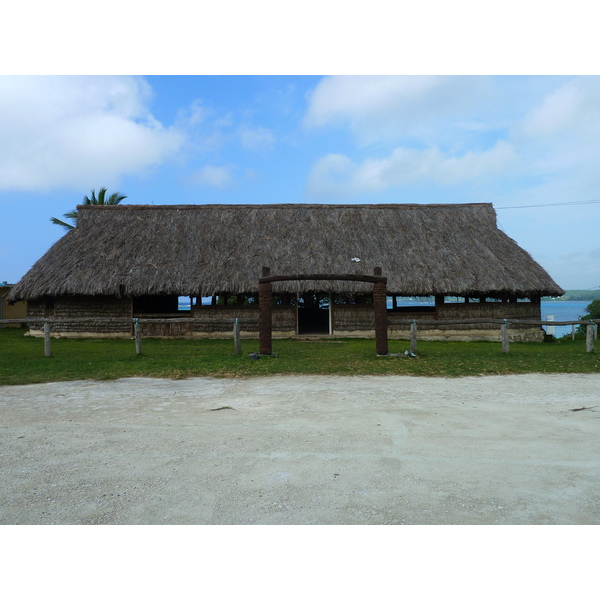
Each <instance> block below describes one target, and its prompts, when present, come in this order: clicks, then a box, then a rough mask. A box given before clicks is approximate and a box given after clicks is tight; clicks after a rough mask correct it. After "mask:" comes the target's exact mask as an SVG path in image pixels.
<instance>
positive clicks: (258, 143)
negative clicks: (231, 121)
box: [238, 125, 275, 150]
mask: <svg viewBox="0 0 600 600" xmlns="http://www.w3.org/2000/svg"><path fill="white" fill-rule="evenodd" d="M238 135H239V138H240V142H241V144H242V148H244V149H245V150H271V149H272V148H273V146H274V145H275V136H274V135H273V132H272V131H271V130H270V129H266V128H264V127H249V126H247V125H243V126H241V127H240V128H239V129H238Z"/></svg>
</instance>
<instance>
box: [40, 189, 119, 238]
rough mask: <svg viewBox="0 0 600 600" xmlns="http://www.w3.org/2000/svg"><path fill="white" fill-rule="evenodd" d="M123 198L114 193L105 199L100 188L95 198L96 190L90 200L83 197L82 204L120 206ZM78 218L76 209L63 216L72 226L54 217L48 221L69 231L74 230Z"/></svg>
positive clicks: (103, 190) (104, 194)
mask: <svg viewBox="0 0 600 600" xmlns="http://www.w3.org/2000/svg"><path fill="white" fill-rule="evenodd" d="M125 198H127V196H124V195H123V194H120V193H119V192H115V193H114V194H111V195H110V196H109V197H108V198H106V188H102V189H101V190H100V191H99V192H98V196H96V190H92V196H91V198H88V196H84V198H83V204H95V205H101V206H105V205H107V204H120V202H121V200H125ZM78 216H79V211H78V210H77V209H75V210H72V211H70V212H68V213H65V214H64V215H63V217H66V218H67V219H70V220H71V221H73V223H74V225H71V224H70V223H65V221H61V220H60V219H57V218H56V217H52V218H51V219H50V220H51V221H52V222H53V223H54V224H55V225H61V226H62V227H64V228H65V229H67V230H71V229H75V226H76V225H77V217H78Z"/></svg>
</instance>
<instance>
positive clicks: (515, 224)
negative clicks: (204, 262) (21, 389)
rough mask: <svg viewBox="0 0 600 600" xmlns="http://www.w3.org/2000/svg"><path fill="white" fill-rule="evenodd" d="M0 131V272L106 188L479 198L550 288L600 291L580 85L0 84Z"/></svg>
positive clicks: (278, 79) (210, 194) (590, 154)
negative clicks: (544, 273) (550, 281)
mask: <svg viewBox="0 0 600 600" xmlns="http://www.w3.org/2000/svg"><path fill="white" fill-rule="evenodd" d="M0 133H1V135H0V215H1V218H2V223H3V227H2V236H0V280H6V281H9V282H16V281H17V280H18V279H20V278H21V277H22V276H23V275H24V274H25V272H26V271H27V270H28V269H29V268H30V267H31V265H32V264H33V263H34V262H35V261H36V260H37V259H38V258H40V257H41V256H42V254H43V253H44V252H45V251H46V250H47V249H48V248H49V247H50V246H51V245H52V244H53V243H54V242H55V241H56V240H57V239H58V238H59V237H60V236H62V235H63V233H64V231H63V230H62V229H61V228H59V227H57V226H56V225H53V224H51V222H50V217H53V216H55V217H61V216H62V215H63V213H65V212H67V211H69V210H71V209H72V208H74V207H75V206H76V205H77V204H78V203H79V202H80V201H81V199H82V198H83V196H85V195H86V194H89V193H90V191H91V190H92V189H96V190H98V189H99V188H101V187H107V188H108V189H109V192H113V191H119V192H121V193H123V194H126V195H127V200H126V201H125V202H126V203H131V204H204V203H277V202H309V203H310V202H314V203H379V202H401V203H402V202H409V203H451V202H492V203H493V204H494V206H495V207H496V209H497V214H498V222H499V225H500V227H501V228H502V229H503V230H504V231H505V232H506V233H507V234H508V235H509V236H510V237H512V238H514V239H515V240H516V241H517V242H518V243H519V244H520V245H521V246H522V247H524V248H525V249H526V250H528V251H529V252H530V253H531V254H532V255H533V257H534V258H535V259H536V260H537V261H538V262H539V263H540V264H542V265H543V266H544V267H545V268H546V269H547V270H548V271H549V273H550V274H551V276H552V277H553V278H554V279H555V280H556V281H557V282H558V283H559V284H560V285H561V286H562V287H564V288H593V287H597V286H599V285H600V236H599V235H598V231H599V230H598V223H599V222H600V218H599V217H600V203H599V202H598V200H600V169H599V168H598V165H599V164H600V77H597V76H554V75H549V76H527V75H522V76H506V75H496V76H450V75H442V76H429V75H427V76H416V75H409V76H379V75H368V76H354V75H346V76H344V75H342V76H332V77H321V76H306V75H289V76H288V75H281V76H275V75H243V76H236V75H227V76H217V75H198V76H147V77H141V76H126V75H116V76H112V75H101V76H74V75H66V76H0ZM531 205H540V206H535V207H532V208H525V207H529V206H531ZM552 205H555V206H552ZM509 207H510V208H509ZM465 243H468V240H465Z"/></svg>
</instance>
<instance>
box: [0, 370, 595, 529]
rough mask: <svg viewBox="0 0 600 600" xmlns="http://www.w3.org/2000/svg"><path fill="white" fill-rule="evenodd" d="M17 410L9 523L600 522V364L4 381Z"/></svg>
mask: <svg viewBox="0 0 600 600" xmlns="http://www.w3.org/2000/svg"><path fill="white" fill-rule="evenodd" d="M584 407H585V409H584V410H575V409H582V408H584ZM0 416H1V422H0V436H1V437H0V456H1V458H2V460H1V462H0V479H1V481H2V485H1V489H0V523H2V524H599V523H600V435H599V434H600V375H595V374H593V375H518V376H503V377H468V378H462V379H442V378H439V379H433V378H416V377H322V376H298V377H270V378H255V379H254V378H253V379H233V380H224V379H211V378H198V379H189V380H184V381H169V380H152V379H121V380H117V381H111V382H94V381H76V382H69V383H50V384H38V385H27V386H3V387H0Z"/></svg>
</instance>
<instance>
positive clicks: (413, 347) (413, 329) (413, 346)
mask: <svg viewBox="0 0 600 600" xmlns="http://www.w3.org/2000/svg"><path fill="white" fill-rule="evenodd" d="M410 351H411V352H412V353H413V354H416V353H417V321H416V319H413V322H412V323H411V324H410Z"/></svg>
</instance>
